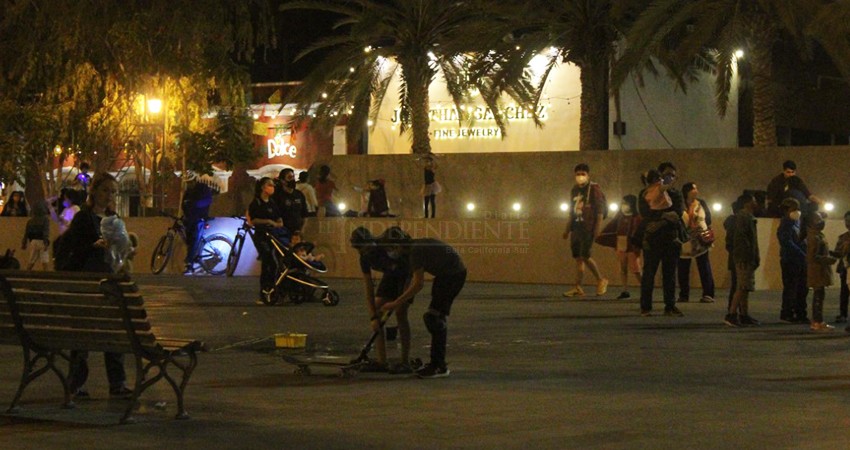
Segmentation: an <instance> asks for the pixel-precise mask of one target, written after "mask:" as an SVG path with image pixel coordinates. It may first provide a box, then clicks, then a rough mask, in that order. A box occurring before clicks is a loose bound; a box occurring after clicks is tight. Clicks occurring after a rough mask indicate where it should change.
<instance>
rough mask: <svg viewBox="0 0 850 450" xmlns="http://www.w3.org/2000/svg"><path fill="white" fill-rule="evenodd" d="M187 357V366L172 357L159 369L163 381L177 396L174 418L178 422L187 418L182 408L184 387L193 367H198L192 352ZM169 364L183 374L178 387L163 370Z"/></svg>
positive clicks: (195, 356)
mask: <svg viewBox="0 0 850 450" xmlns="http://www.w3.org/2000/svg"><path fill="white" fill-rule="evenodd" d="M188 356H189V364H188V365H183V364H182V363H180V362H179V361H177V360H176V359H174V357H173V356H172V357H171V358H169V359H168V360H167V361H165V362H164V363H163V366H162V367H161V369H160V370H161V371H162V374H163V375H164V376H165V379H166V380H168V384H170V385H171V388H172V389H174V394H175V395H176V396H177V415H176V416H175V417H174V418H175V419H178V420H186V419H188V418H189V413H187V412H186V408H185V407H184V402H183V394H185V393H186V386H188V385H189V378H191V376H192V372H194V371H195V366H197V365H198V356H197V355H196V354H195V353H194V352H191V353H189V354H188ZM169 362H170V363H171V364H172V365H174V366H175V367H177V368H178V369H180V371H181V372H183V377H182V379H181V380H180V384H179V385H178V384H177V382H176V381H175V380H174V378H172V377H171V375H170V374H169V373H168V372H167V371H166V370H165V367H166V366H167V365H168V363H169Z"/></svg>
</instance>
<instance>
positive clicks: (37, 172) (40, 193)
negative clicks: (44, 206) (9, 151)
mask: <svg viewBox="0 0 850 450" xmlns="http://www.w3.org/2000/svg"><path fill="white" fill-rule="evenodd" d="M24 174H25V175H24V176H26V186H25V187H24V197H26V199H27V203H28V204H29V210H30V211H32V207H33V206H34V205H35V204H36V203H38V202H43V201H44V199H45V198H46V196H45V182H46V179H45V176H44V174H45V170H44V168H43V167H41V164H38V163H37V162H35V161H31V162H29V163H27V167H26V168H25V169H24Z"/></svg>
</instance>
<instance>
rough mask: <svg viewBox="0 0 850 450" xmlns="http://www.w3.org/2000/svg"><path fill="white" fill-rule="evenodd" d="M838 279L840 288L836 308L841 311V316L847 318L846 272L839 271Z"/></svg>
mask: <svg viewBox="0 0 850 450" xmlns="http://www.w3.org/2000/svg"><path fill="white" fill-rule="evenodd" d="M838 277H839V278H840V279H841V286H840V290H839V291H838V292H839V294H838V308H839V309H840V310H841V315H842V316H844V317H847V301H848V300H850V289H848V288H847V271H846V270H844V271H839V272H838Z"/></svg>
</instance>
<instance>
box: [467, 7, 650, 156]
mask: <svg viewBox="0 0 850 450" xmlns="http://www.w3.org/2000/svg"><path fill="white" fill-rule="evenodd" d="M645 3H646V1H642V0H563V1H552V0H532V1H529V2H526V3H523V4H522V5H521V6H516V5H514V6H510V5H507V6H506V8H505V9H503V10H502V11H501V12H500V15H501V16H502V17H503V19H504V20H503V23H502V24H501V27H502V30H504V31H503V33H504V35H507V36H508V38H507V39H503V42H502V43H501V45H499V47H498V49H497V50H496V51H494V52H490V53H489V54H485V55H483V56H482V59H481V60H479V61H478V62H477V64H476V65H475V75H476V76H483V77H485V79H487V80H488V83H489V84H490V85H491V87H492V89H491V91H493V92H499V93H501V91H505V92H507V93H508V94H510V95H511V96H512V97H514V99H515V100H517V101H518V102H519V103H520V104H522V105H524V106H526V107H528V109H529V110H530V111H537V103H538V102H539V100H540V95H541V92H542V90H543V87H544V86H545V84H546V82H547V80H548V77H549V74H550V73H551V71H552V69H554V68H555V67H556V66H557V65H558V64H560V63H572V64H575V65H576V66H577V67H578V68H579V69H580V70H581V75H580V81H581V118H580V124H579V149H580V150H607V149H608V99H609V80H610V68H611V64H612V61H613V58H614V56H615V49H616V44H617V42H618V41H619V40H620V39H622V37H623V31H622V30H623V29H625V27H627V26H628V24H629V22H630V20H631V18H632V17H633V16H634V15H635V11H639V8H640V7H641V5H643V4H645ZM540 56H543V57H545V58H546V59H547V64H546V68H545V70H544V72H543V74H542V76H540V77H539V78H540V79H539V81H537V85H536V86H533V88H532V89H530V90H529V89H526V86H528V84H529V82H530V81H531V78H530V77H531V76H532V75H533V74H530V73H529V72H528V70H526V68H527V67H528V65H529V63H530V62H531V60H532V59H533V58H536V57H540ZM517 83H520V84H517Z"/></svg>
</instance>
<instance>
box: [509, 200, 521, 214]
mask: <svg viewBox="0 0 850 450" xmlns="http://www.w3.org/2000/svg"><path fill="white" fill-rule="evenodd" d="M511 209H513V210H514V211H517V212H519V210H521V209H522V204H521V203H520V202H514V204H513V205H511Z"/></svg>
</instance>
